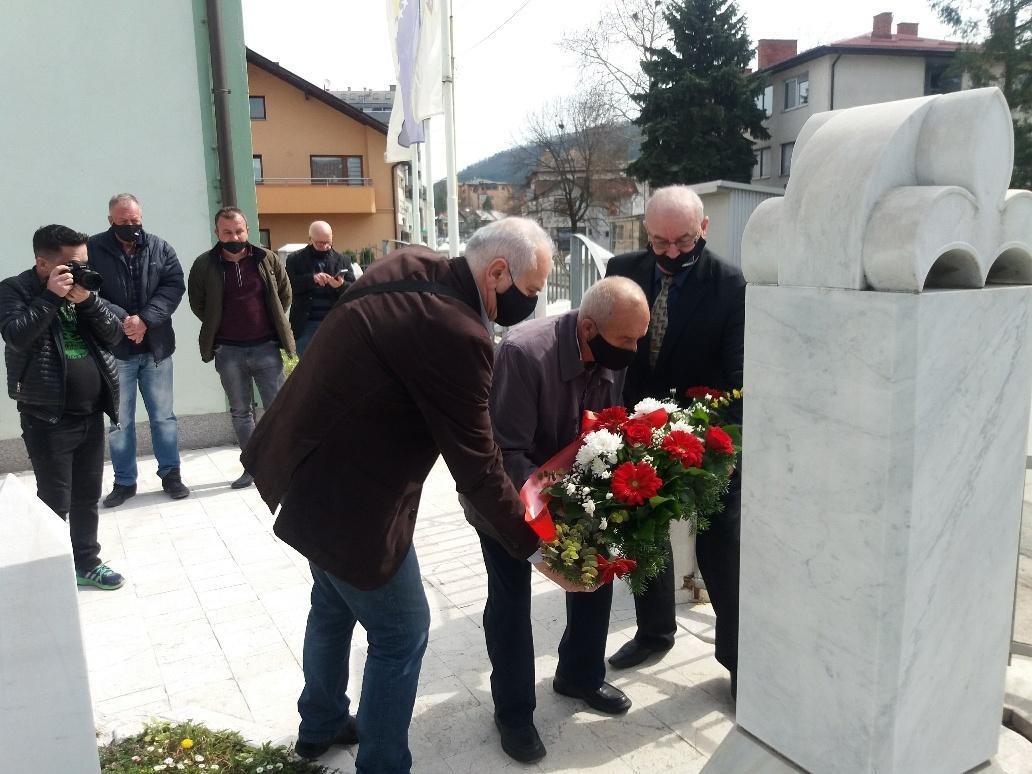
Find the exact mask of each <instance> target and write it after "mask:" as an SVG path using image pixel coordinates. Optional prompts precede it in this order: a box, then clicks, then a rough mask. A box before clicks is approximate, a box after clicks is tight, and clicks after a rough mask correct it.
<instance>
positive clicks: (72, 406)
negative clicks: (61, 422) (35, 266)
mask: <svg viewBox="0 0 1032 774" xmlns="http://www.w3.org/2000/svg"><path fill="white" fill-rule="evenodd" d="M57 317H58V320H59V321H60V323H61V341H62V343H63V345H64V356H65V409H64V413H65V414H74V415H77V416H86V415H89V414H92V413H93V412H94V411H99V410H100V408H101V402H102V400H103V397H104V380H103V379H102V378H101V375H100V369H99V368H98V364H97V361H96V360H94V359H93V355H92V354H90V350H89V349H88V348H87V346H86V342H85V341H83V339H82V336H80V335H79V329H78V326H77V324H76V319H75V307H74V306H71V305H69V304H64V305H62V306H61V309H60V311H59V312H58V315H57Z"/></svg>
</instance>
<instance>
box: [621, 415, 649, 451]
mask: <svg viewBox="0 0 1032 774" xmlns="http://www.w3.org/2000/svg"><path fill="white" fill-rule="evenodd" d="M623 434H624V438H626V439H627V443H629V444H630V445H631V446H634V445H635V444H637V443H640V444H644V445H646V446H648V445H649V444H650V443H652V425H650V424H649V423H648V422H644V421H642V420H641V419H632V420H631V421H629V422H627V423H626V424H625V425H624V426H623Z"/></svg>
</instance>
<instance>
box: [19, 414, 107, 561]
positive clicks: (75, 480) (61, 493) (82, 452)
mask: <svg viewBox="0 0 1032 774" xmlns="http://www.w3.org/2000/svg"><path fill="white" fill-rule="evenodd" d="M21 427H22V440H24V441H25V450H26V451H27V452H28V453H29V459H30V460H31V462H32V472H33V473H34V474H35V475H36V496H37V497H38V498H39V499H40V500H42V501H43V502H44V503H46V505H47V506H48V507H49V508H50V509H51V510H52V511H53V512H54V513H56V514H57V515H58V516H60V517H61V518H62V519H64V520H65V521H67V522H68V527H69V531H70V532H71V538H72V558H73V559H74V561H75V569H76V570H78V571H80V572H89V571H90V570H92V569H93V568H95V567H96V566H97V565H98V564H100V543H98V542H97V523H98V514H97V500H99V499H100V488H101V482H102V479H103V476H104V416H103V414H102V413H101V412H100V411H97V412H95V413H93V414H90V415H89V416H84V417H83V416H68V415H66V416H64V417H62V418H61V420H60V421H59V422H58V423H57V424H54V425H52V424H49V423H48V422H44V421H43V420H42V419H36V418H35V417H31V416H29V415H28V414H22V415H21Z"/></svg>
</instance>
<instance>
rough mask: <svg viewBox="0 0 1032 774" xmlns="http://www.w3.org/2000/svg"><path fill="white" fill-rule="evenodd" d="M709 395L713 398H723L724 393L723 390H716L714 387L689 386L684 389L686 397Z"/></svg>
mask: <svg viewBox="0 0 1032 774" xmlns="http://www.w3.org/2000/svg"><path fill="white" fill-rule="evenodd" d="M707 395H709V396H710V397H711V398H723V397H724V393H723V391H721V390H715V389H713V388H712V387H689V388H688V389H687V390H685V391H684V396H685V397H686V398H705V397H706V396H707Z"/></svg>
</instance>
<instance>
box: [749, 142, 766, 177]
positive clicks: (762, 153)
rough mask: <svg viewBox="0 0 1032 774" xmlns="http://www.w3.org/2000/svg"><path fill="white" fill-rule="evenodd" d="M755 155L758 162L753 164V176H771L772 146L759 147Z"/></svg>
mask: <svg viewBox="0 0 1032 774" xmlns="http://www.w3.org/2000/svg"><path fill="white" fill-rule="evenodd" d="M753 155H754V156H755V157H756V164H755V166H753V171H752V172H753V174H752V176H753V177H754V178H759V177H770V148H757V150H756V153H754V154H753Z"/></svg>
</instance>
